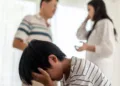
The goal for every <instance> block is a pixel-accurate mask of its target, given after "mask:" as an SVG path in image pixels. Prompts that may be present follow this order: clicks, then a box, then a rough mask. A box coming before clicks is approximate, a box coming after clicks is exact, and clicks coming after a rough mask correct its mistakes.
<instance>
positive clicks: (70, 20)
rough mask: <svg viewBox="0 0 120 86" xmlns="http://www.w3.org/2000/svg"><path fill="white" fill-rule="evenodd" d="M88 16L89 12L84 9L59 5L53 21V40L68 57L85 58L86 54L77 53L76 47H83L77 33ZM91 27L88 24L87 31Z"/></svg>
mask: <svg viewBox="0 0 120 86" xmlns="http://www.w3.org/2000/svg"><path fill="white" fill-rule="evenodd" d="M86 16H87V10H86V9H84V8H77V7H69V6H63V5H59V6H58V9H57V12H56V15H55V16H54V18H53V19H52V25H51V26H52V30H53V39H54V42H55V44H57V45H58V46H59V47H60V48H61V49H62V50H63V51H64V52H65V53H66V54H67V56H68V58H71V57H72V56H77V57H79V58H85V52H77V51H76V50H75V47H74V46H75V45H81V44H80V40H78V39H77V37H76V32H77V30H78V28H79V26H80V25H81V24H82V22H83V21H84V19H85V18H86ZM90 27H91V22H89V23H88V25H87V29H88V30H89V29H90Z"/></svg>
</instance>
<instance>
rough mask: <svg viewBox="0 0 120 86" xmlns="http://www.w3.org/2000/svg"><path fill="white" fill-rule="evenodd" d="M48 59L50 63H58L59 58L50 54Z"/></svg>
mask: <svg viewBox="0 0 120 86" xmlns="http://www.w3.org/2000/svg"><path fill="white" fill-rule="evenodd" d="M48 60H49V63H50V64H53V63H57V62H58V59H57V57H56V56H55V55H53V54H51V55H49V56H48Z"/></svg>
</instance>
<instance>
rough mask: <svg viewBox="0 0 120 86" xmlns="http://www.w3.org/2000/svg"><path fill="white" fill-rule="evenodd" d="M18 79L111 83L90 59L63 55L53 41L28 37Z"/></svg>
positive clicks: (70, 85)
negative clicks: (29, 41) (68, 57)
mask: <svg viewBox="0 0 120 86" xmlns="http://www.w3.org/2000/svg"><path fill="white" fill-rule="evenodd" d="M19 74H20V78H21V80H22V81H23V82H24V83H25V84H28V85H31V84H32V80H36V81H37V82H40V83H42V84H44V86H54V85H53V81H55V80H56V81H59V80H61V79H62V80H61V83H62V85H63V86H111V83H110V82H109V81H108V79H107V78H106V77H105V76H104V74H103V73H102V72H101V70H100V69H99V68H98V67H97V66H96V65H94V64H93V63H92V62H90V61H88V60H84V59H78V58H76V57H72V59H67V58H66V55H65V54H64V53H63V52H62V51H61V50H60V49H59V48H58V47H57V46H56V45H54V44H53V43H50V42H47V41H37V40H34V41H32V42H31V43H30V44H29V45H28V47H27V48H26V49H25V50H24V52H23V55H22V58H21V60H20V64H19Z"/></svg>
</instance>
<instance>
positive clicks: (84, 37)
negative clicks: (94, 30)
mask: <svg viewBox="0 0 120 86" xmlns="http://www.w3.org/2000/svg"><path fill="white" fill-rule="evenodd" d="M88 20H89V17H87V18H86V19H85V21H84V22H83V23H82V25H81V26H80V28H79V29H78V30H77V34H76V36H77V38H78V39H80V40H87V33H88V32H87V31H86V24H87V21H88Z"/></svg>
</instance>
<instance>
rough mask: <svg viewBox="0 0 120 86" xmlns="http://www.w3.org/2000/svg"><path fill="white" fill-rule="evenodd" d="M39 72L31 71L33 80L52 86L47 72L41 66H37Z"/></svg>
mask: <svg viewBox="0 0 120 86" xmlns="http://www.w3.org/2000/svg"><path fill="white" fill-rule="evenodd" d="M38 70H39V72H40V74H38V73H35V72H33V73H32V77H33V79H34V80H35V81H37V82H40V83H42V84H43V85H44V86H53V81H52V80H51V78H50V76H49V74H48V73H47V72H46V71H44V70H43V69H41V68H38Z"/></svg>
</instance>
